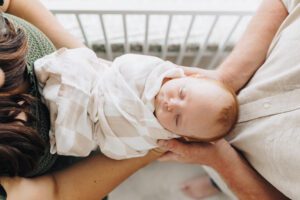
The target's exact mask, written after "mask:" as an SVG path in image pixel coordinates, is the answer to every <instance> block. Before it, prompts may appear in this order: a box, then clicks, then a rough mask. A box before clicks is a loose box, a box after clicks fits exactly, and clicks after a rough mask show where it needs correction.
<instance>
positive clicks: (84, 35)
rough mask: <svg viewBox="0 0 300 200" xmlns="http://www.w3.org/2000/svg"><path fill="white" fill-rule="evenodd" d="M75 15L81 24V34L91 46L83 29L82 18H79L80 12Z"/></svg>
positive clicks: (87, 44)
mask: <svg viewBox="0 0 300 200" xmlns="http://www.w3.org/2000/svg"><path fill="white" fill-rule="evenodd" d="M75 16H76V20H77V22H78V24H79V27H80V31H81V34H82V36H83V39H84V42H85V44H86V46H89V43H88V39H87V37H86V34H85V31H84V29H83V25H82V23H81V20H80V18H79V14H77V13H76V14H75Z"/></svg>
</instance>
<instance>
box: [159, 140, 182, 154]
mask: <svg viewBox="0 0 300 200" xmlns="http://www.w3.org/2000/svg"><path fill="white" fill-rule="evenodd" d="M158 145H159V147H160V148H162V149H164V150H166V151H170V152H173V153H175V154H178V155H183V154H184V152H185V151H186V144H184V143H182V142H179V141H178V140H176V139H172V140H159V141H158Z"/></svg>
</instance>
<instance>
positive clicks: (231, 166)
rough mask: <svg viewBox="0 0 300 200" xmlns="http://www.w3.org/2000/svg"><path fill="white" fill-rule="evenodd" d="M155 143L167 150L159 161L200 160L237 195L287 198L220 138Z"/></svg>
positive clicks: (247, 198)
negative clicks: (216, 139)
mask: <svg viewBox="0 0 300 200" xmlns="http://www.w3.org/2000/svg"><path fill="white" fill-rule="evenodd" d="M159 145H160V147H161V148H163V149H164V150H167V151H169V152H168V153H166V154H165V155H164V156H162V157H161V158H160V160H162V161H177V162H184V163H191V164H200V165H207V166H210V167H212V168H214V169H215V170H216V171H217V172H218V173H219V175H220V176H221V177H222V178H223V180H224V181H225V182H226V183H227V185H228V187H229V188H230V189H231V191H232V192H233V193H234V194H235V195H236V196H237V198H238V199H243V200H244V199H245V200H252V199H253V200H256V199H264V200H284V199H288V198H287V197H285V196H284V195H283V194H282V193H280V192H279V191H278V190H277V189H276V188H275V187H274V186H272V185H271V184H270V183H269V182H267V181H266V180H265V179H264V178H263V177H262V176H261V175H259V174H258V173H257V172H256V171H255V170H254V169H253V168H252V167H251V166H250V165H249V163H248V162H247V161H246V160H245V159H244V158H243V157H241V156H240V155H239V154H238V152H237V151H236V150H235V149H234V148H233V147H232V146H231V145H230V144H229V143H228V142H227V141H226V140H224V139H222V140H219V141H217V142H215V143H214V144H212V143H192V144H185V143H182V142H179V141H177V140H175V139H173V140H170V141H160V142H159Z"/></svg>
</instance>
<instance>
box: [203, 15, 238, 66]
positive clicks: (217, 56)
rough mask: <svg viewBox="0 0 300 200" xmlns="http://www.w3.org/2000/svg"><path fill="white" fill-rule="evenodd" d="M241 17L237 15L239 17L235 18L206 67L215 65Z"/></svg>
mask: <svg viewBox="0 0 300 200" xmlns="http://www.w3.org/2000/svg"><path fill="white" fill-rule="evenodd" d="M242 18H243V16H242V15H239V18H238V19H237V20H236V22H235V24H234V26H233V27H232V28H231V30H230V32H229V34H228V35H227V37H226V39H225V40H224V42H222V44H221V45H220V48H218V51H217V53H216V55H215V56H214V58H213V60H212V61H211V63H210V65H209V66H208V69H212V68H213V67H215V65H216V64H217V62H218V60H219V58H220V56H221V54H222V52H223V51H224V49H225V47H226V45H227V43H228V41H229V39H230V38H231V36H232V35H233V32H234V31H235V30H236V28H237V26H238V24H239V23H240V21H241V19H242Z"/></svg>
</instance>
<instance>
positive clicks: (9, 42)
mask: <svg viewBox="0 0 300 200" xmlns="http://www.w3.org/2000/svg"><path fill="white" fill-rule="evenodd" d="M0 22H2V25H1V26H2V28H1V29H2V30H1V32H0V44H1V45H0V67H1V70H0V86H1V87H0V92H8V91H12V90H14V89H16V88H17V87H19V86H20V85H21V84H22V83H24V81H25V79H26V73H25V72H26V54H27V49H28V47H27V39H26V35H25V32H24V31H23V30H22V29H15V28H14V26H13V25H12V23H10V22H9V21H8V20H7V19H5V18H4V17H3V16H2V15H0ZM3 23H4V24H3ZM3 29H4V30H3ZM3 75H4V76H3Z"/></svg>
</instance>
